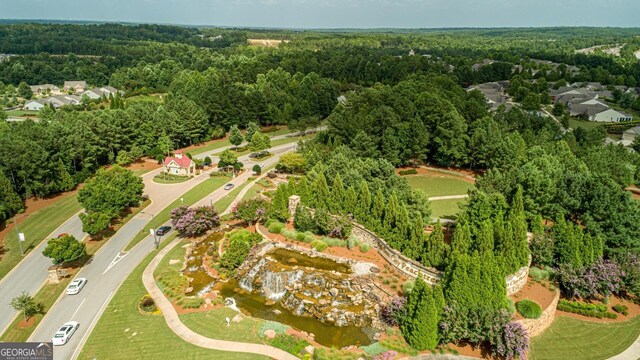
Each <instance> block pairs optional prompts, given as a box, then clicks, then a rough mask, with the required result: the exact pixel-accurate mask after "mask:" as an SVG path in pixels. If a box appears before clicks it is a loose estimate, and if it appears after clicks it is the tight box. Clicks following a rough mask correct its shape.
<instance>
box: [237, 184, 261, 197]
mask: <svg viewBox="0 0 640 360" xmlns="http://www.w3.org/2000/svg"><path fill="white" fill-rule="evenodd" d="M264 189H265V188H264V187H263V186H261V185H260V184H253V185H251V187H250V188H249V190H247V192H246V193H245V194H244V196H243V197H242V200H247V199H253V198H254V197H255V196H256V195H258V192H260V191H262V190H264Z"/></svg>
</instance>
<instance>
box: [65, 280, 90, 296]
mask: <svg viewBox="0 0 640 360" xmlns="http://www.w3.org/2000/svg"><path fill="white" fill-rule="evenodd" d="M86 284H87V279H85V278H77V279H75V280H73V281H72V282H71V284H69V286H67V294H68V295H75V294H77V293H79V292H80V290H82V288H83V287H84V286H85V285H86Z"/></svg>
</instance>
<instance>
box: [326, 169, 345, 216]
mask: <svg viewBox="0 0 640 360" xmlns="http://www.w3.org/2000/svg"><path fill="white" fill-rule="evenodd" d="M344 196H345V191H344V184H343V183H342V177H341V176H340V174H336V177H335V179H334V180H333V186H332V188H331V198H330V200H329V210H330V211H331V212H332V213H334V214H337V213H339V212H342V210H343V205H344V204H343V203H344Z"/></svg>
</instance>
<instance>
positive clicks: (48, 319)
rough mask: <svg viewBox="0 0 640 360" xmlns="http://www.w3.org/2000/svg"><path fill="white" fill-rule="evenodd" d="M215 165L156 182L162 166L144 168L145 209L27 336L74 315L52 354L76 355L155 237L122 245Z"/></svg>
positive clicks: (44, 336)
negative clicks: (70, 331) (74, 291)
mask: <svg viewBox="0 0 640 360" xmlns="http://www.w3.org/2000/svg"><path fill="white" fill-rule="evenodd" d="M294 148H295V144H285V145H281V146H277V147H274V148H272V149H271V152H272V153H274V156H272V157H271V158H269V159H267V160H264V161H263V162H264V164H265V166H270V165H272V164H275V163H277V162H278V160H279V159H280V155H281V154H282V153H285V152H288V151H291V150H293V149H294ZM239 160H240V161H243V162H245V163H246V164H245V166H246V167H248V168H251V166H252V165H253V164H252V163H250V161H249V157H248V155H245V156H242V157H240V158H239ZM215 170H216V169H211V170H209V171H207V172H205V173H203V174H201V175H199V176H197V177H195V178H193V179H191V180H189V181H186V182H183V183H179V184H157V183H155V182H153V180H152V179H153V176H154V175H155V174H156V173H157V172H159V171H160V170H156V171H154V172H151V173H148V174H145V176H144V182H145V193H147V195H149V198H150V199H151V200H152V204H151V205H149V207H147V209H145V213H140V214H138V215H136V216H135V217H133V218H132V219H131V220H130V221H129V222H128V223H127V224H126V225H125V226H123V227H122V228H121V229H120V230H119V231H118V232H117V233H116V234H115V235H114V236H113V237H112V238H111V239H110V240H109V241H108V242H107V243H106V244H105V245H104V246H103V247H102V249H101V250H100V251H99V252H98V253H97V254H96V255H95V256H94V258H93V260H92V261H91V263H89V264H88V265H86V266H85V267H84V268H82V269H81V270H80V272H79V273H78V275H77V276H78V277H85V278H87V279H88V280H89V281H88V283H87V285H86V286H85V288H84V289H83V290H82V291H81V292H80V294H78V295H73V296H71V295H62V296H61V297H60V298H59V299H58V302H57V303H56V304H55V305H54V306H53V307H52V308H51V309H50V310H49V312H48V313H47V315H46V316H45V318H44V319H43V321H42V322H41V323H40V325H39V326H38V328H37V329H36V330H35V331H34V333H33V334H32V336H31V337H30V338H29V341H50V339H51V337H52V335H53V334H54V333H55V331H56V330H57V329H58V328H59V327H60V326H61V325H62V324H63V323H64V322H66V321H72V320H73V321H78V322H79V323H80V328H79V329H78V331H77V332H76V334H75V335H74V336H73V338H72V339H71V340H70V342H69V343H68V344H67V345H65V346H59V347H56V349H55V351H54V359H65V360H66V359H75V358H77V356H78V355H79V353H80V350H81V349H82V346H83V345H84V342H85V341H86V339H87V337H88V336H89V334H90V333H91V331H92V329H93V327H94V326H95V323H96V322H97V320H98V319H99V318H100V316H101V315H102V313H103V312H104V309H105V308H106V306H107V304H108V303H109V300H110V299H111V297H112V296H113V294H114V293H115V292H116V291H117V289H118V288H119V287H120V284H121V283H122V282H123V281H124V279H126V278H127V276H128V274H129V273H130V272H131V271H133V269H134V268H135V267H136V266H137V265H138V264H139V263H140V261H142V259H144V258H145V257H146V256H147V255H148V254H149V253H150V252H152V251H154V249H155V247H154V243H153V239H152V238H151V237H147V238H146V239H145V240H143V241H142V242H140V243H139V244H138V245H136V246H135V247H133V248H132V249H131V250H130V251H129V252H122V251H121V249H123V248H125V247H126V245H127V244H128V243H129V242H130V241H131V240H132V239H133V238H134V237H135V236H136V235H137V234H138V233H139V232H140V231H141V230H142V229H143V228H144V226H145V225H146V224H147V223H148V222H149V221H150V219H151V217H150V215H149V214H155V213H157V212H158V211H160V210H162V209H164V208H165V207H166V206H167V205H168V204H170V203H171V202H173V201H175V199H178V198H179V197H180V196H181V195H182V194H184V193H185V192H186V191H188V190H189V189H191V188H193V187H194V186H195V185H197V184H198V183H200V182H202V181H205V180H206V179H208V178H209V173H210V172H212V171H215ZM251 176H252V172H251V171H245V172H244V173H242V174H240V175H239V176H237V177H235V178H234V179H232V180H230V181H229V182H230V183H232V184H234V185H236V186H239V185H241V184H243V183H244V182H245V181H246V180H247V179H248V178H249V177H251ZM167 189H171V191H167ZM226 194H228V191H225V190H224V189H223V188H222V187H221V188H218V189H216V190H215V191H213V192H212V193H211V194H209V195H207V196H205V197H203V199H201V200H200V201H199V202H198V203H196V204H195V205H205V204H209V202H210V201H211V200H213V201H214V202H215V201H217V200H219V199H221V198H222V197H223V196H225V195H226ZM210 198H211V200H210Z"/></svg>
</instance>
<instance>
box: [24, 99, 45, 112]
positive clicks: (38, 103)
mask: <svg viewBox="0 0 640 360" xmlns="http://www.w3.org/2000/svg"><path fill="white" fill-rule="evenodd" d="M45 106H47V101H46V100H29V101H27V102H26V103H25V104H24V107H23V109H24V110H29V111H40V110H41V109H42V108H43V107H45Z"/></svg>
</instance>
